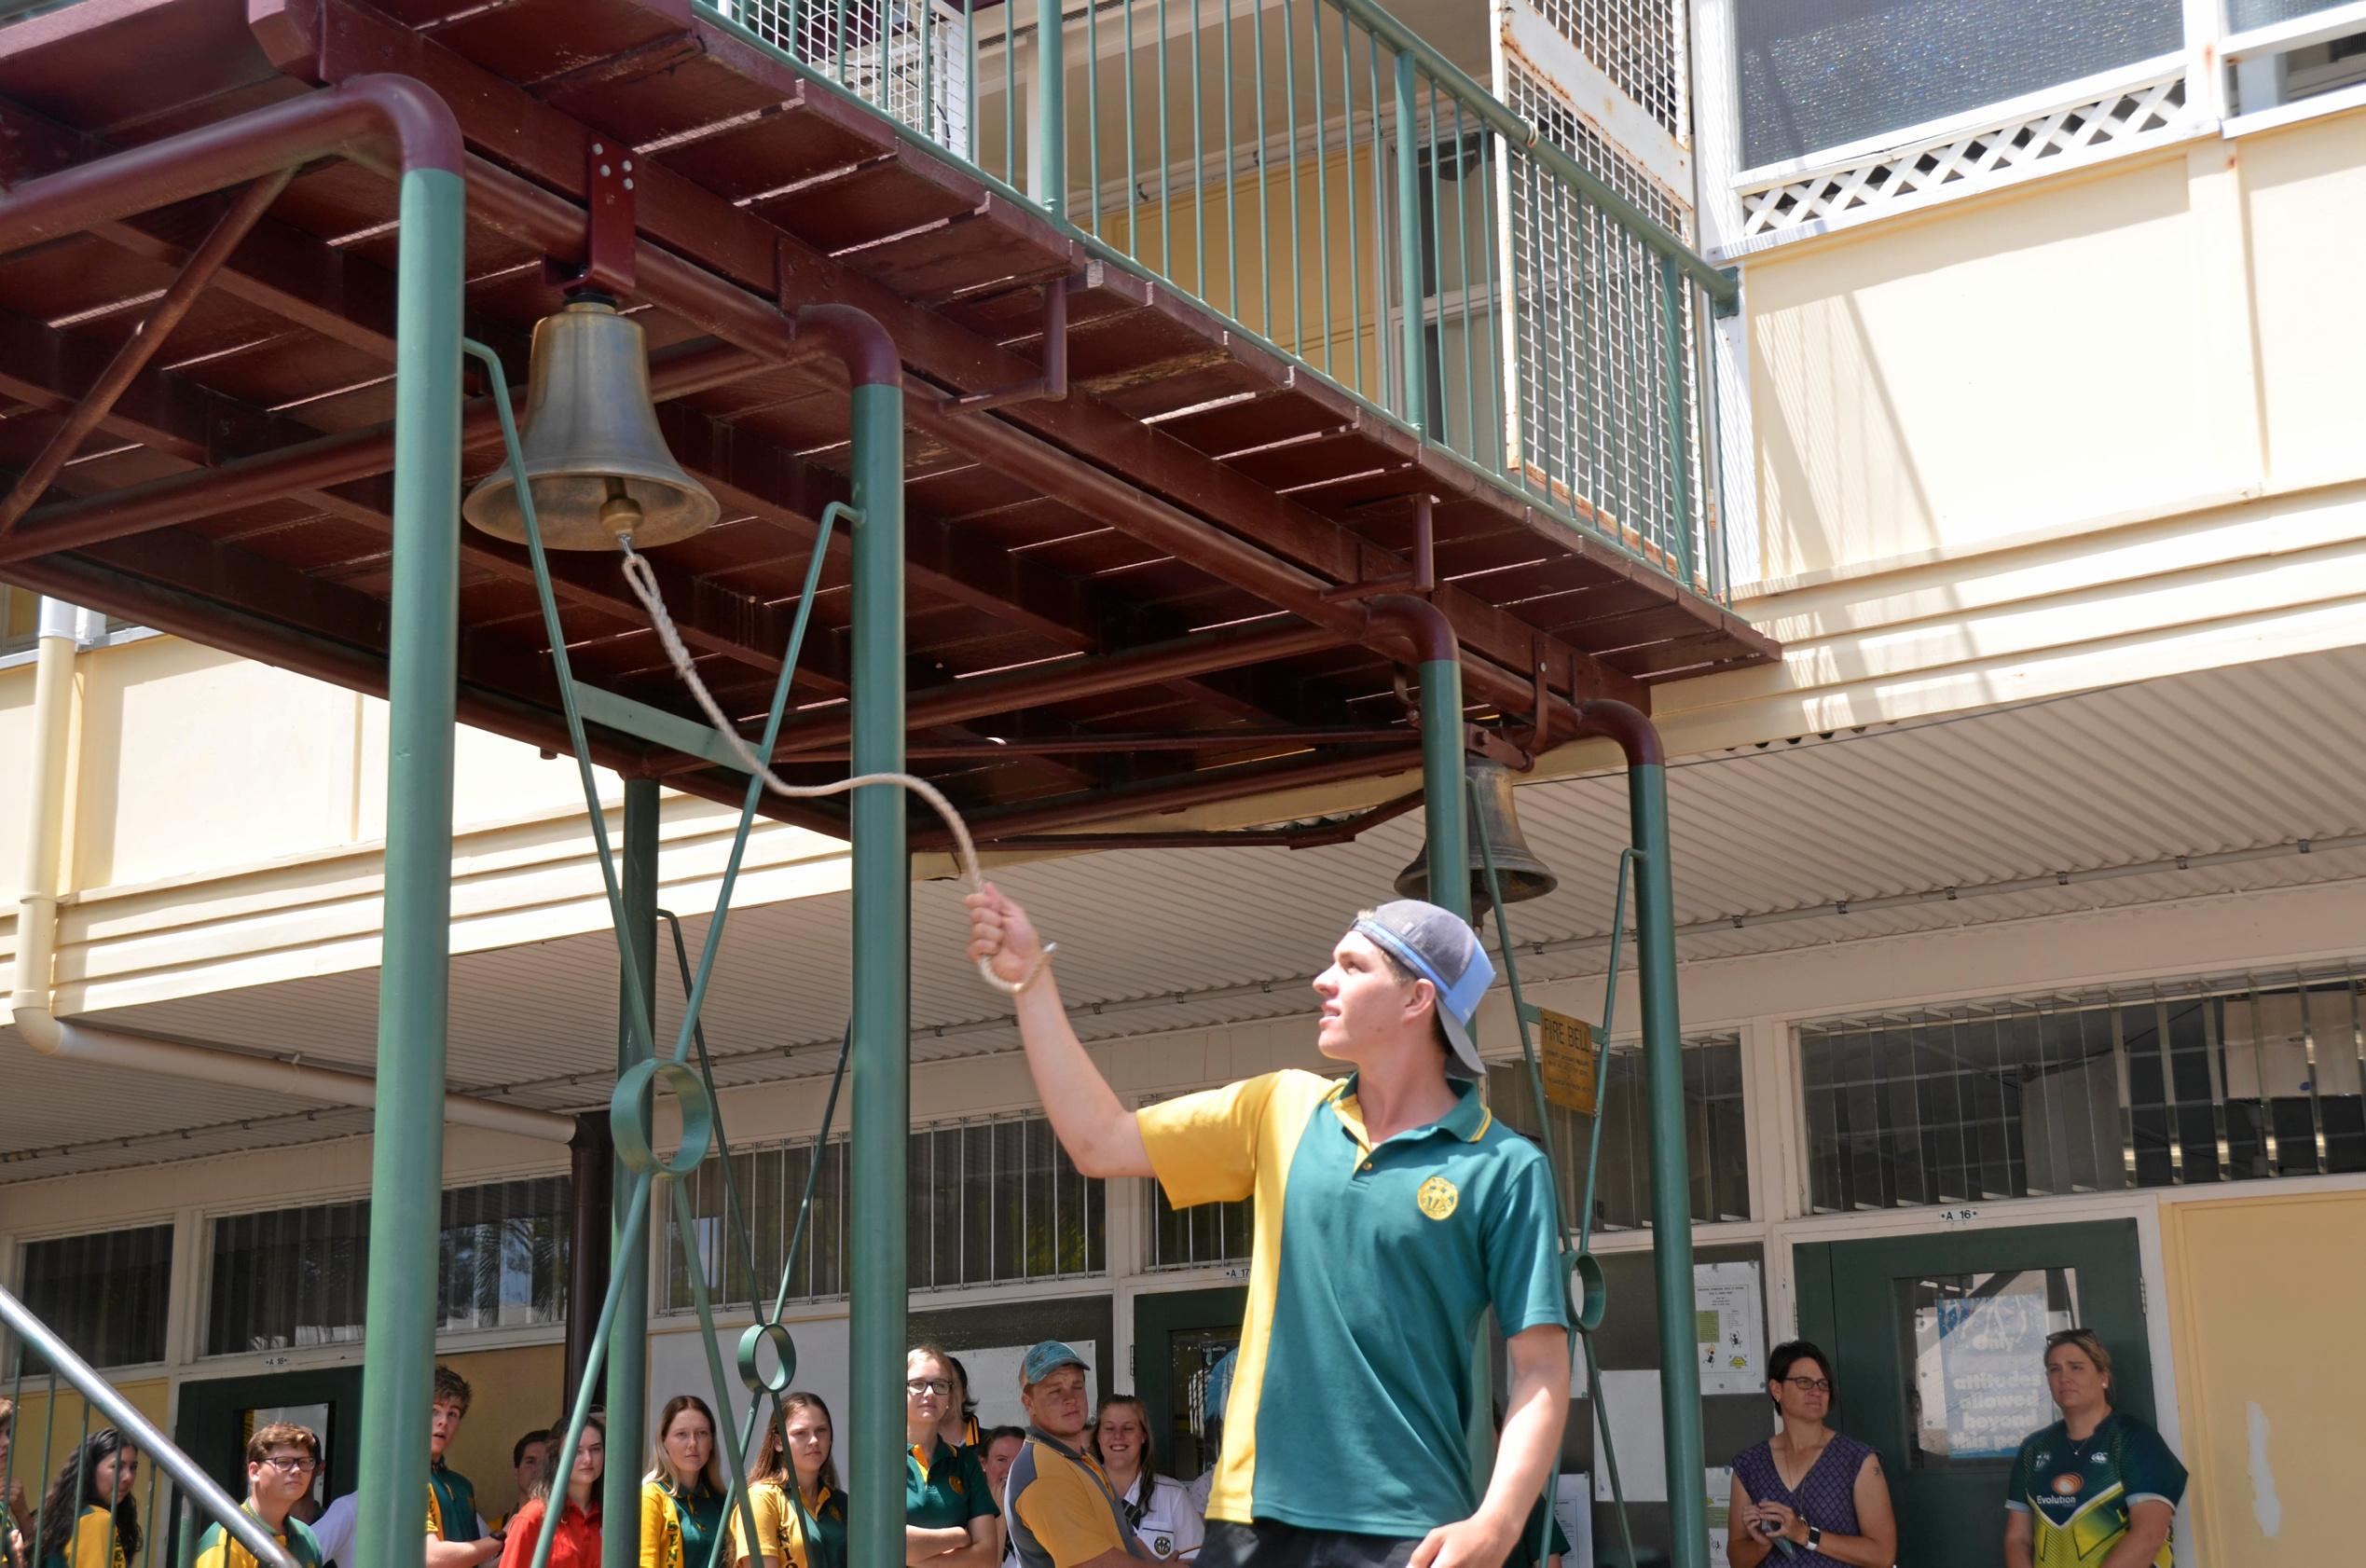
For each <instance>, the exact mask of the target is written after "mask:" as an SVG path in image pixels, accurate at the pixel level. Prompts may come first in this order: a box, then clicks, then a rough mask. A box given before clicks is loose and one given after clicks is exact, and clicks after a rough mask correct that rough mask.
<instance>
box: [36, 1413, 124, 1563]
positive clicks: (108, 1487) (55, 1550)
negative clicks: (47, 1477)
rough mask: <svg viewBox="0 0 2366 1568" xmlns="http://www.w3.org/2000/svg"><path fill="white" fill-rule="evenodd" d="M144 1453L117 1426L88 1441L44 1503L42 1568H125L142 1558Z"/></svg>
mask: <svg viewBox="0 0 2366 1568" xmlns="http://www.w3.org/2000/svg"><path fill="white" fill-rule="evenodd" d="M139 1484H140V1451H139V1450H137V1449H135V1448H133V1447H132V1446H131V1444H130V1443H129V1442H127V1441H125V1439H124V1437H123V1434H122V1433H120V1432H118V1431H117V1430H116V1429H115V1428H114V1427H112V1426H108V1427H103V1428H101V1429H100V1430H99V1431H96V1432H93V1433H91V1434H90V1436H89V1437H88V1438H86V1439H84V1441H83V1444H82V1446H81V1448H79V1449H77V1450H76V1451H75V1455H74V1457H73V1458H72V1459H69V1460H67V1461H66V1464H65V1467H64V1468H63V1469H62V1470H60V1471H59V1472H58V1478H57V1479H55V1480H53V1481H51V1482H50V1483H49V1493H48V1496H46V1497H44V1498H43V1499H42V1500H41V1543H40V1547H39V1548H38V1549H37V1550H36V1551H35V1552H34V1556H35V1558H36V1559H38V1561H39V1564H40V1568H124V1565H125V1564H126V1563H128V1562H130V1561H132V1560H133V1559H135V1558H136V1557H138V1556H139V1553H140V1506H139V1504H138V1502H137V1501H135V1499H134V1493H135V1492H136V1491H137V1489H138V1487H139Z"/></svg>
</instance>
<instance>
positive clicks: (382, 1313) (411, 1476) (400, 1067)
mask: <svg viewBox="0 0 2366 1568" xmlns="http://www.w3.org/2000/svg"><path fill="white" fill-rule="evenodd" d="M464 188H465V187H464V186H462V184H461V178H460V176H459V175H457V174H454V173H452V172H449V171H447V170H435V169H414V170H411V171H409V172H406V173H405V174H404V175H403V181H402V189H401V202H402V206H401V213H402V239H401V242H400V243H401V248H400V250H399V252H398V254H397V260H396V265H395V272H394V282H395V295H394V548H393V586H392V602H391V605H390V609H389V625H390V628H391V630H390V634H389V637H388V644H387V658H386V664H387V692H386V697H387V763H386V907H385V931H386V935H385V940H384V942H383V944H382V946H381V949H380V956H379V974H378V1111H377V1115H376V1117H375V1119H374V1121H373V1134H372V1147H371V1153H370V1250H369V1293H368V1313H369V1326H370V1341H369V1354H368V1355H366V1356H365V1358H364V1361H363V1367H362V1461H361V1471H360V1473H361V1474H363V1475H365V1476H367V1477H369V1478H370V1485H369V1486H367V1487H365V1488H364V1489H363V1497H362V1507H361V1518H360V1520H359V1523H358V1525H357V1527H356V1534H355V1536H354V1552H353V1557H354V1561H355V1563H356V1564H358V1565H359V1568H401V1565H403V1564H405V1563H411V1564H416V1563H417V1562H418V1561H419V1560H420V1518H421V1516H422V1511H423V1510H424V1509H425V1508H426V1506H427V1422H428V1403H429V1400H430V1399H431V1398H432V1397H433V1388H434V1370H435V1295H436V1283H435V1271H434V1269H433V1266H432V1265H431V1266H428V1267H421V1266H420V1259H433V1258H434V1257H435V1255H436V1239H437V1235H438V1232H439V1231H440V1230H441V1226H442V1208H443V1194H444V1088H445V1081H444V1052H445V1046H446V1030H447V1025H448V1022H449V1016H448V1015H449V1010H450V1000H451V940H452V939H451V931H452V923H451V910H452V726H453V721H454V712H453V709H454V705H455V701H456V696H457V691H458V686H457V681H458V657H459V653H458V650H459V633H460V504H459V503H460V479H461V462H460V456H461V446H460V429H461V419H460V407H461V231H462V227H463V223H464V219H463V215H462V208H463V205H464Z"/></svg>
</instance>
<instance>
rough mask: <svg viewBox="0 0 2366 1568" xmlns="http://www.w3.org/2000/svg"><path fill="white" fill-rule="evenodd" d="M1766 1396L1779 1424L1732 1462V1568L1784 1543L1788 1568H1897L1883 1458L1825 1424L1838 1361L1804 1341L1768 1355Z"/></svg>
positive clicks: (1743, 1567) (1752, 1566)
mask: <svg viewBox="0 0 2366 1568" xmlns="http://www.w3.org/2000/svg"><path fill="white" fill-rule="evenodd" d="M1767 1372H1768V1377H1767V1397H1768V1398H1769V1399H1772V1400H1773V1401H1774V1406H1775V1409H1776V1410H1779V1411H1781V1415H1782V1430H1781V1431H1780V1432H1778V1433H1776V1434H1775V1435H1774V1436H1773V1437H1769V1438H1768V1439H1767V1440H1766V1441H1765V1442H1763V1443H1758V1444H1755V1445H1754V1446H1752V1447H1750V1448H1747V1449H1744V1450H1742V1451H1741V1452H1740V1453H1738V1454H1736V1455H1735V1456H1734V1461H1733V1497H1732V1501H1731V1512H1730V1513H1728V1514H1727V1516H1726V1519H1727V1520H1728V1522H1727V1525H1726V1557H1727V1560H1728V1561H1730V1562H1731V1563H1732V1565H1733V1568H1756V1564H1758V1563H1761V1562H1764V1561H1767V1559H1768V1557H1769V1556H1770V1555H1772V1554H1774V1553H1776V1552H1777V1551H1781V1553H1782V1554H1783V1562H1784V1568H1824V1565H1825V1564H1827V1563H1847V1564H1849V1565H1850V1568H1890V1565H1891V1563H1892V1562H1894V1561H1897V1555H1898V1523H1897V1519H1896V1516H1895V1515H1893V1514H1892V1513H1891V1510H1890V1483H1889V1481H1888V1480H1887V1479H1884V1478H1883V1476H1882V1474H1881V1461H1880V1459H1879V1458H1878V1456H1877V1455H1876V1454H1875V1453H1874V1451H1872V1450H1871V1449H1869V1448H1867V1447H1865V1445H1864V1444H1863V1443H1861V1442H1858V1441H1857V1440H1856V1439H1855V1438H1854V1437H1844V1436H1843V1435H1841V1434H1840V1433H1837V1432H1835V1431H1834V1430H1832V1428H1831V1427H1829V1426H1827V1425H1825V1424H1824V1418H1825V1417H1826V1416H1828V1415H1830V1414H1831V1413H1832V1400H1833V1395H1834V1389H1833V1385H1832V1363H1831V1361H1830V1360H1829V1359H1828V1358H1827V1357H1826V1356H1825V1355H1824V1354H1823V1352H1822V1351H1820V1350H1818V1349H1817V1348H1816V1347H1815V1346H1813V1345H1811V1344H1809V1342H1808V1341H1805V1340H1794V1341H1791V1342H1790V1343H1789V1344H1783V1345H1777V1346H1776V1347H1775V1351H1774V1354H1773V1355H1770V1356H1768V1358H1767Z"/></svg>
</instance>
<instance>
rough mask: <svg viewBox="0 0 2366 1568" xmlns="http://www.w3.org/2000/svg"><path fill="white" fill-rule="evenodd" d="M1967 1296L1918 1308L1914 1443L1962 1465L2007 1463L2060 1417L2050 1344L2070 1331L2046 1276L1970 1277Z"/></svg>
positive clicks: (2032, 1273)
mask: <svg viewBox="0 0 2366 1568" xmlns="http://www.w3.org/2000/svg"><path fill="white" fill-rule="evenodd" d="M1965 1283H1966V1285H1967V1286H1968V1287H1967V1288H1965V1289H1964V1291H1963V1293H1962V1294H1960V1295H1956V1294H1950V1295H1946V1296H1940V1297H1938V1298H1937V1299H1936V1300H1925V1301H1921V1302H1919V1303H1917V1305H1916V1307H1915V1312H1914V1334H1915V1360H1914V1385H1915V1393H1916V1396H1917V1403H1918V1405H1919V1411H1920V1421H1919V1429H1918V1430H1917V1432H1916V1433H1915V1442H1916V1444H1917V1446H1918V1447H1919V1448H1920V1449H1921V1451H1923V1452H1925V1453H1935V1454H1945V1455H1947V1456H1948V1457H1950V1458H1954V1459H1995V1458H2005V1457H2009V1456H2010V1455H2012V1454H2013V1453H2015V1452H2016V1451H2018V1450H2019V1448H2020V1446H2021V1439H2022V1438H2023V1437H2027V1436H2028V1435H2029V1433H2031V1432H2034V1431H2036V1430H2037V1429H2039V1428H2040V1427H2043V1426H2045V1425H2048V1424H2051V1423H2052V1421H2053V1419H2054V1399H2053V1396H2052V1395H2051V1394H2050V1393H2048V1392H2047V1389H2046V1386H2045V1337H2046V1335H2047V1334H2049V1333H2051V1332H2053V1331H2054V1330H2055V1329H2056V1328H2067V1327H2070V1321H2071V1317H2070V1312H2069V1311H2067V1310H2065V1309H2064V1308H2063V1307H2059V1306H2056V1304H2055V1303H2054V1301H2053V1300H2051V1298H2050V1295H2049V1290H2048V1282H2047V1279H2046V1275H2045V1272H2043V1271H2042V1270H2029V1271H2025V1272H2017V1273H2002V1274H1974V1275H1970V1276H1965Z"/></svg>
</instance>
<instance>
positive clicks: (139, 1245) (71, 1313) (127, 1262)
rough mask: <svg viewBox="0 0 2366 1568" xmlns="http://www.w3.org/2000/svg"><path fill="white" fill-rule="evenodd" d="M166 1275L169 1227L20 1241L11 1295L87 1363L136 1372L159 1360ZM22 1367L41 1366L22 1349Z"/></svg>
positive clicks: (29, 1369) (168, 1270)
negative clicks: (19, 1269) (19, 1266)
mask: <svg viewBox="0 0 2366 1568" xmlns="http://www.w3.org/2000/svg"><path fill="white" fill-rule="evenodd" d="M21 1277H22V1279H23V1285H22V1286H21V1288H20V1289H19V1290H18V1292H17V1294H18V1295H19V1297H21V1299H22V1300H23V1301H24V1304H25V1305H26V1306H27V1307H29V1308H31V1309H32V1311H33V1315H34V1316H35V1317H37V1318H39V1319H41V1320H42V1321H43V1322H44V1323H47V1324H48V1325H49V1327H51V1328H53V1329H55V1330H56V1331H57V1332H58V1333H59V1334H60V1335H61V1336H62V1337H63V1339H64V1340H65V1342H66V1343H67V1344H68V1345H70V1346H72V1347H73V1348H74V1352H75V1354H76V1355H79V1356H81V1357H82V1359H84V1360H85V1361H88V1362H89V1363H90V1364H91V1365H92V1366H94V1367H136V1366H142V1365H144V1364H146V1363H148V1362H151V1361H161V1360H163V1359H164V1311H165V1296H166V1292H167V1290H168V1289H169V1288H170V1285H171V1280H172V1226H170V1225H145V1226H142V1227H140V1228H139V1229H137V1230H132V1231H101V1232H99V1233H98V1234H96V1235H89V1236H62V1237H59V1238H58V1239H57V1240H55V1241H47V1242H29V1243H27V1244H26V1245H25V1248H24V1272H23V1275H22V1276H21ZM15 1363H16V1358H15V1356H14V1355H11V1356H10V1358H9V1363H8V1366H7V1368H6V1369H5V1370H7V1371H14V1370H15V1369H16V1364H15ZM44 1369H46V1366H45V1365H44V1364H42V1363H40V1362H39V1361H38V1359H37V1358H36V1357H35V1356H34V1355H33V1354H32V1353H31V1352H30V1351H28V1352H26V1353H25V1355H24V1371H25V1373H26V1374H27V1375H28V1376H29V1375H31V1374H33V1373H34V1372H35V1371H36V1370H44Z"/></svg>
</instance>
